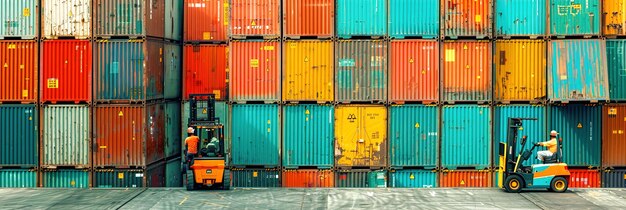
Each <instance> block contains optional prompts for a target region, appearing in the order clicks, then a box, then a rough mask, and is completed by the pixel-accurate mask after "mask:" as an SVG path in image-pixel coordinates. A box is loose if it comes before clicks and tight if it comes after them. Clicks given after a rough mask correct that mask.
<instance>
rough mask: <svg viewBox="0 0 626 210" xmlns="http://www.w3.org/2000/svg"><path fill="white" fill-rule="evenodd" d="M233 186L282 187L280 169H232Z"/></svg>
mask: <svg viewBox="0 0 626 210" xmlns="http://www.w3.org/2000/svg"><path fill="white" fill-rule="evenodd" d="M231 174H232V181H231V182H232V186H233V187H280V184H281V183H280V174H281V171H280V170H279V169H236V168H233V169H232V172H231Z"/></svg>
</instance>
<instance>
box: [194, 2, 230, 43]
mask: <svg viewBox="0 0 626 210" xmlns="http://www.w3.org/2000/svg"><path fill="white" fill-rule="evenodd" d="M184 8H185V20H184V22H185V24H184V25H185V27H184V34H185V35H184V36H185V37H184V40H185V41H227V40H228V22H229V21H228V20H229V18H230V15H229V12H230V11H229V4H228V0H214V1H206V0H185V5H184Z"/></svg>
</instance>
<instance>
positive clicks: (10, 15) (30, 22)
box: [0, 0, 39, 39]
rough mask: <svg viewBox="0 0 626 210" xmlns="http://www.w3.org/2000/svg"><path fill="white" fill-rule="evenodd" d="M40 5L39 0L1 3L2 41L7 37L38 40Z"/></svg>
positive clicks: (9, 0) (7, 0) (13, 0)
mask: <svg viewBox="0 0 626 210" xmlns="http://www.w3.org/2000/svg"><path fill="white" fill-rule="evenodd" d="M38 3H39V1H38V0H3V1H0V14H2V16H1V17H2V26H1V27H0V39H4V38H6V37H19V38H22V39H34V38H36V37H37V34H38V31H39V24H38V20H39V5H38Z"/></svg>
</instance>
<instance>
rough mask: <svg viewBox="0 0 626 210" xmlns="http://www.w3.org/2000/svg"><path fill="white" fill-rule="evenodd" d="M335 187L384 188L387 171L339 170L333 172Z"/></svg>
mask: <svg viewBox="0 0 626 210" xmlns="http://www.w3.org/2000/svg"><path fill="white" fill-rule="evenodd" d="M335 187H343V188H385V187H387V171H385V170H374V171H372V170H368V169H355V170H339V171H336V172H335Z"/></svg>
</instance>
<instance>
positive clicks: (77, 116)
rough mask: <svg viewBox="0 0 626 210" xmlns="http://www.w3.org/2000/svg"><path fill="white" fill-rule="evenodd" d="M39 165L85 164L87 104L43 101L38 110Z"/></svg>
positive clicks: (81, 165) (87, 152)
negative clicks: (40, 136)
mask: <svg viewBox="0 0 626 210" xmlns="http://www.w3.org/2000/svg"><path fill="white" fill-rule="evenodd" d="M41 112H42V115H43V116H42V118H41V121H42V123H43V124H42V125H43V126H42V137H43V139H42V144H43V145H42V146H43V148H42V149H41V150H42V156H43V159H42V162H41V164H42V165H43V166H79V167H85V168H87V167H89V155H90V154H91V151H90V150H89V148H90V144H89V143H90V139H91V137H90V130H91V129H90V128H91V124H90V116H91V113H90V108H89V106H88V105H45V106H43V108H42V110H41Z"/></svg>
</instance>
